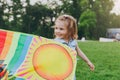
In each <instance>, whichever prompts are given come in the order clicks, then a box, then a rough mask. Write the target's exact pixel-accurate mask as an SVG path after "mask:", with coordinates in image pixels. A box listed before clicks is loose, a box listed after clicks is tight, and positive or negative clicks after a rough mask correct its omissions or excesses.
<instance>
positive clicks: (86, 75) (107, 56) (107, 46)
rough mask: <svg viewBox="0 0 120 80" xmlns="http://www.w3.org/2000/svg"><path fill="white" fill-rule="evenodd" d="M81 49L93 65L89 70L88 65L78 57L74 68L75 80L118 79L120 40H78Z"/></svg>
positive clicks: (119, 73) (119, 72)
mask: <svg viewBox="0 0 120 80" xmlns="http://www.w3.org/2000/svg"><path fill="white" fill-rule="evenodd" d="M78 44H79V47H80V48H81V50H82V51H83V52H84V53H85V54H86V56H87V57H88V58H89V59H90V60H91V61H92V62H93V64H94V65H95V71H94V72H92V71H90V69H89V67H88V65H87V64H86V63H85V62H84V61H83V60H82V59H81V58H80V57H79V60H78V63H77V69H76V77H77V80H119V79H120V42H98V41H88V42H78Z"/></svg>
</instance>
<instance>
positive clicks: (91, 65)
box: [88, 62, 95, 71]
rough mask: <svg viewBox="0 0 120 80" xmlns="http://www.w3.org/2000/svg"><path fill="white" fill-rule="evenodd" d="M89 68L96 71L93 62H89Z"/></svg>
mask: <svg viewBox="0 0 120 80" xmlns="http://www.w3.org/2000/svg"><path fill="white" fill-rule="evenodd" d="M88 66H89V67H90V70H91V71H94V69H95V66H94V65H93V64H92V63H91V62H88Z"/></svg>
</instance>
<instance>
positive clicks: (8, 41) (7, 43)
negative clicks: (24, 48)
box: [0, 32, 13, 60]
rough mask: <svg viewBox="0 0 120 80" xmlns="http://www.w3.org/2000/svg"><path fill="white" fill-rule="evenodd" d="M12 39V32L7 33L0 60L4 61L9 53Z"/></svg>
mask: <svg viewBox="0 0 120 80" xmlns="http://www.w3.org/2000/svg"><path fill="white" fill-rule="evenodd" d="M12 38H13V32H7V36H6V40H5V44H4V48H3V51H2V53H1V56H0V60H4V59H5V57H6V55H7V54H8V51H9V49H10V46H11V43H12Z"/></svg>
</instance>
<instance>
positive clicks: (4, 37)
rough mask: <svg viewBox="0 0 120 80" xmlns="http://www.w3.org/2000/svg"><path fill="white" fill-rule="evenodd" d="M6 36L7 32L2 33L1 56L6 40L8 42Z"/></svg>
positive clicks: (0, 41)
mask: <svg viewBox="0 0 120 80" xmlns="http://www.w3.org/2000/svg"><path fill="white" fill-rule="evenodd" d="M6 35H7V32H5V31H0V54H1V53H2V50H3V48H4V43H5V40H6Z"/></svg>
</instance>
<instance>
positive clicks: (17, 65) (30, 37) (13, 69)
mask: <svg viewBox="0 0 120 80" xmlns="http://www.w3.org/2000/svg"><path fill="white" fill-rule="evenodd" d="M32 38H33V36H27V38H26V41H25V45H24V47H23V50H22V53H21V55H20V57H19V59H18V62H17V63H16V64H15V66H14V67H13V68H12V69H11V71H12V73H13V74H14V73H15V72H16V70H17V69H18V67H19V66H20V65H21V64H22V63H23V61H24V60H25V57H26V54H27V51H28V49H29V46H30V43H31V41H32Z"/></svg>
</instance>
